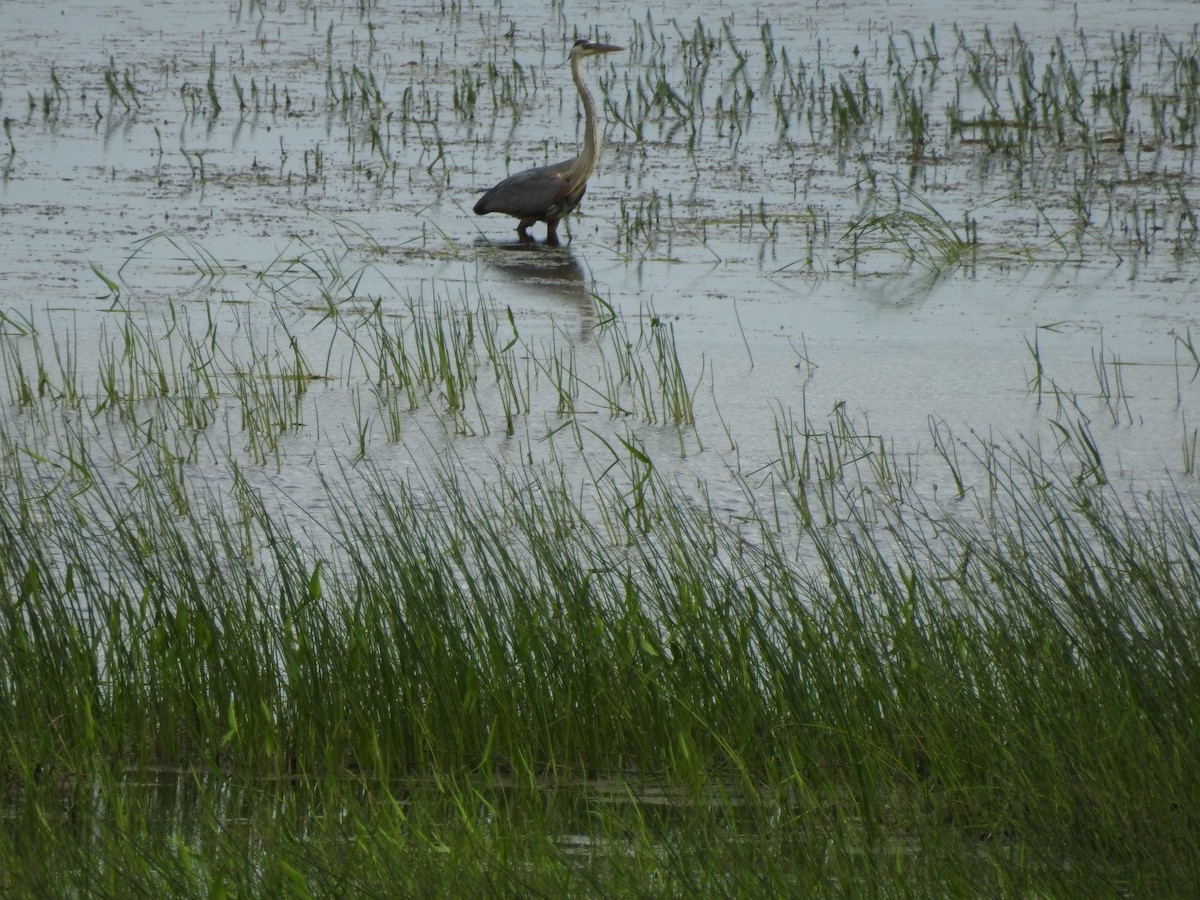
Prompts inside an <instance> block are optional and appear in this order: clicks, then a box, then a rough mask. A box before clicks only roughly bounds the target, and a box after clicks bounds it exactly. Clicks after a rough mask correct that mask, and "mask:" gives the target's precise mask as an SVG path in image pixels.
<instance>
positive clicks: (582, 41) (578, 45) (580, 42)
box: [575, 38, 587, 47]
mask: <svg viewBox="0 0 1200 900" xmlns="http://www.w3.org/2000/svg"><path fill="white" fill-rule="evenodd" d="M586 43H587V41H585V40H584V39H583V38H580V39H579V40H577V41H576V42H575V46H576V47H582V46H583V45H584V44H586Z"/></svg>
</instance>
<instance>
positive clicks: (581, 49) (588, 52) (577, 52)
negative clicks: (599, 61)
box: [571, 38, 625, 57]
mask: <svg viewBox="0 0 1200 900" xmlns="http://www.w3.org/2000/svg"><path fill="white" fill-rule="evenodd" d="M624 49H625V48H624V47H618V46H617V45H616V44H602V43H599V42H598V41H586V40H583V39H582V38H580V39H579V40H577V41H576V42H575V46H574V47H572V48H571V56H572V57H584V56H595V55H596V54H597V53H616V52H617V51H618V50H624Z"/></svg>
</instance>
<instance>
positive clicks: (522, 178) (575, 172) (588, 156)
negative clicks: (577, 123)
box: [475, 40, 623, 245]
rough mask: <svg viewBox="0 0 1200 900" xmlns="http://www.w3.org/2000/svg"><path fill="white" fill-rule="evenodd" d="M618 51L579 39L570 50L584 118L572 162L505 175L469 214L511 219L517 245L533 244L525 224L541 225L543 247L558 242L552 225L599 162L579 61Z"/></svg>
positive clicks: (595, 127) (580, 191)
mask: <svg viewBox="0 0 1200 900" xmlns="http://www.w3.org/2000/svg"><path fill="white" fill-rule="evenodd" d="M621 49H623V48H621V47H617V46H615V45H613V44H598V43H592V42H591V41H583V40H580V41H576V42H575V46H574V47H572V48H571V77H572V79H574V81H575V88H576V90H578V91H579V100H580V102H581V103H582V104H583V117H584V133H583V147H582V149H581V150H580V151H579V155H578V156H576V157H575V158H574V159H567V160H563V161H562V162H560V163H554V164H552V165H549V166H538V167H537V168H535V169H526V170H525V171H523V172H518V173H516V174H515V175H510V176H509V177H508V178H505V179H504V180H503V181H501V182H500V183H499V184H497V185H496V186H495V187H493V188H491V189H490V190H488V191H487V192H486V193H484V195H483V196H482V197H480V198H479V202H477V203H476V204H475V215H477V216H483V215H487V214H488V213H493V212H497V213H504V214H505V215H509V216H515V217H516V218H517V219H519V220H520V221H519V222H518V223H517V235H518V236H519V237H520V238H521V240H523V241H531V240H533V238H532V237H531V236H530V234H529V227H530V226H531V225H533V224H534V223H535V222H545V223H546V243H547V244H551V245H553V244H557V243H558V223H559V221H560V220H562V219H563V218H564V217H565V216H566V215H568V214H569V213H570V212H571V211H572V210H573V209H575V207H577V206H578V205H579V201H580V200H582V199H583V195H584V193H586V191H587V180H588V177H589V176H590V175H591V174H592V172H593V171H595V168H596V162H597V160H599V159H600V125H599V122H598V121H597V120H596V108H595V104H594V103H593V102H592V95H591V93H590V92H589V91H588V89H587V85H585V84H584V83H583V74H582V73H581V72H580V69H579V64H580V62H581V60H583V59H584V58H585V57H588V56H595V55H596V54H598V53H612V52H614V51H617V50H621Z"/></svg>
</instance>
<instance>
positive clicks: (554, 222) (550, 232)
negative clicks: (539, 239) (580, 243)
mask: <svg viewBox="0 0 1200 900" xmlns="http://www.w3.org/2000/svg"><path fill="white" fill-rule="evenodd" d="M558 221H559V220H558V219H547V220H546V246H548V247H557V246H558Z"/></svg>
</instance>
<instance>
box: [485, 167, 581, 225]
mask: <svg viewBox="0 0 1200 900" xmlns="http://www.w3.org/2000/svg"><path fill="white" fill-rule="evenodd" d="M568 165H569V163H555V164H554V165H551V166H539V167H538V168H536V169H526V170H525V171H523V172H518V173H517V174H515V175H510V176H509V177H508V178H505V179H504V180H503V181H501V182H500V183H499V184H498V185H496V186H495V187H494V188H491V189H490V190H489V191H488V192H487V193H485V194H484V195H483V196H482V197H480V198H479V202H478V203H476V204H475V215H477V216H482V215H485V214H486V213H493V212H498V213H504V214H505V215H509V216H518V217H519V218H522V219H526V218H530V217H535V218H536V217H541V216H544V215H545V214H546V213H547V212H549V211H550V210H551V209H552V208H553V207H554V206H555V205H557V204H559V203H561V202H562V200H563V199H564V198H565V197H566V196H567V194H568V193H569V192H570V190H571V186H570V183H569V182H568V181H567V176H566V170H567V166H568Z"/></svg>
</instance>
